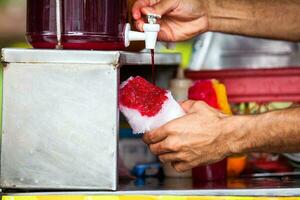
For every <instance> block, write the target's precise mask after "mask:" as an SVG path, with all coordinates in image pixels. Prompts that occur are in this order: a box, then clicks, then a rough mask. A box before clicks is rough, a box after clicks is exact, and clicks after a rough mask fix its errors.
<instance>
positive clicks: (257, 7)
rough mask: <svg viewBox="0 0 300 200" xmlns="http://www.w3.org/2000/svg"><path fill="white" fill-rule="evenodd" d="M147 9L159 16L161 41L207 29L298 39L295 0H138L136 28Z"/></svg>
mask: <svg viewBox="0 0 300 200" xmlns="http://www.w3.org/2000/svg"><path fill="white" fill-rule="evenodd" d="M149 13H156V14H159V15H161V16H162V19H161V20H159V23H160V24H161V31H160V32H159V34H158V39H160V40H164V41H182V40H187V39H190V38H192V37H193V36H196V35H198V34H199V33H203V32H206V31H213V32H222V33H230V34H237V35H246V36H254V37H263V38H273V39H281V40H291V41H300V18H299V13H300V1H297V0H284V1H283V0H272V1H270V0H259V1H254V0H243V1H241V0H137V1H136V2H135V4H134V6H133V8H132V16H133V18H134V19H135V20H136V26H137V29H138V30H140V31H143V24H144V23H145V20H144V19H143V16H142V15H143V14H144V15H145V14H149ZM278 24H280V26H279V25H278Z"/></svg>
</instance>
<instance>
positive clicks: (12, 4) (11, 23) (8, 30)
mask: <svg viewBox="0 0 300 200" xmlns="http://www.w3.org/2000/svg"><path fill="white" fill-rule="evenodd" d="M25 30H26V1H25V0H0V47H1V48H3V47H8V46H13V47H28V45H27V43H26V41H25V37H24V33H25Z"/></svg>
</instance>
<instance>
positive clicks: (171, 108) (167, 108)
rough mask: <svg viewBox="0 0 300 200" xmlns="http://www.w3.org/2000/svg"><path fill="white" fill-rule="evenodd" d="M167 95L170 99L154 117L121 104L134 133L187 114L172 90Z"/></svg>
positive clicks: (142, 131)
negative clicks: (175, 98) (143, 114)
mask: <svg viewBox="0 0 300 200" xmlns="http://www.w3.org/2000/svg"><path fill="white" fill-rule="evenodd" d="M126 83H127V82H126ZM126 83H125V84H124V83H123V84H122V86H124V85H126ZM122 86H121V87H122ZM166 95H167V97H168V99H167V100H166V101H165V102H164V104H163V106H162V109H161V110H160V111H159V112H158V113H157V114H156V115H155V116H153V117H148V116H142V115H141V114H140V113H139V112H138V111H137V110H136V109H131V108H128V107H125V106H124V105H120V110H121V112H122V113H123V114H124V115H125V117H126V118H127V120H128V123H129V124H130V126H131V128H132V129H133V133H135V134H136V133H145V132H149V131H152V130H154V129H156V128H159V127H161V126H162V125H164V124H166V123H167V122H169V121H171V120H173V119H176V118H179V117H182V116H183V115H184V114H185V112H184V111H183V109H182V108H181V106H180V105H179V104H178V103H177V101H175V100H174V98H173V96H172V95H171V92H169V91H168V92H167V94H166Z"/></svg>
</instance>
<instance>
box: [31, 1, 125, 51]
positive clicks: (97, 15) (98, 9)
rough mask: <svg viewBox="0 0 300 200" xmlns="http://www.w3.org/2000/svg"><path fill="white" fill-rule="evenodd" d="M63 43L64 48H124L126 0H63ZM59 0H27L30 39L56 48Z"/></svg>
mask: <svg viewBox="0 0 300 200" xmlns="http://www.w3.org/2000/svg"><path fill="white" fill-rule="evenodd" d="M60 2H61V9H60V10H61V13H60V15H61V18H60V22H61V34H62V38H61V40H62V41H61V43H62V46H63V48H64V49H86V50H91V49H95V50H121V49H124V48H125V46H124V39H123V32H124V26H125V23H126V21H127V1H126V0H61V1H60ZM56 25H57V24H56V0H27V34H26V38H27V40H28V42H29V43H30V44H31V45H32V46H33V47H34V48H50V49H53V48H55V46H56V44H57V33H56V31H57V30H56Z"/></svg>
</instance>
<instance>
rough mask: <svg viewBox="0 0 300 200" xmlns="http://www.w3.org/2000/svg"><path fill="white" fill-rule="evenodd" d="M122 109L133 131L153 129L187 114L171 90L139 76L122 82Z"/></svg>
mask: <svg viewBox="0 0 300 200" xmlns="http://www.w3.org/2000/svg"><path fill="white" fill-rule="evenodd" d="M120 110H121V112H122V113H123V114H124V116H125V117H126V118H127V120H128V123H129V124H130V126H131V128H132V129H133V133H145V132H148V131H152V130H154V129H156V128H159V127H161V126H162V125H164V124H166V123H167V122H169V121H171V120H173V119H176V118H178V117H181V116H183V115H184V114H185V112H184V111H183V110H182V108H181V106H180V105H179V104H178V103H177V102H176V101H175V100H174V98H173V97H172V95H171V92H169V91H168V90H164V89H162V88H159V87H157V86H155V85H153V84H151V83H149V82H148V81H146V80H145V79H143V78H142V77H139V76H137V77H130V78H129V79H128V80H127V81H125V82H124V83H122V84H121V88H120Z"/></svg>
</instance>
